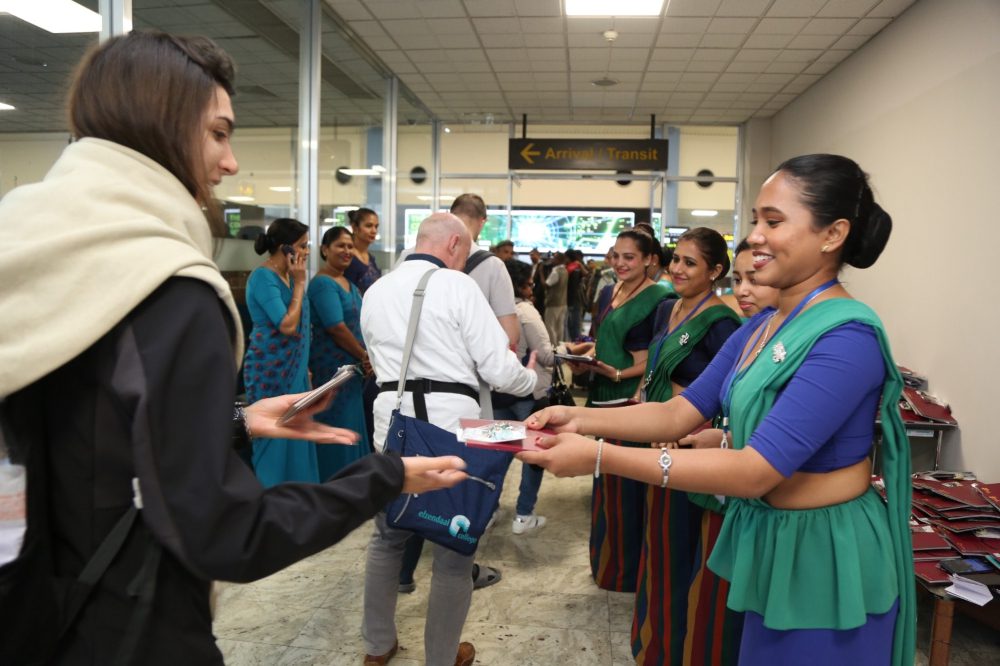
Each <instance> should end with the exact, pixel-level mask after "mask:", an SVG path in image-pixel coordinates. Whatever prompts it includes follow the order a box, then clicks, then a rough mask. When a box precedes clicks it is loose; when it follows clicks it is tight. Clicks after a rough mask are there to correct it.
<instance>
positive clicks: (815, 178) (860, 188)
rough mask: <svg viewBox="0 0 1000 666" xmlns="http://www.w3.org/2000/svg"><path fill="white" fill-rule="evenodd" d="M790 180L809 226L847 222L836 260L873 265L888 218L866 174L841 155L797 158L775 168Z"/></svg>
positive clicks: (884, 240)
mask: <svg viewBox="0 0 1000 666" xmlns="http://www.w3.org/2000/svg"><path fill="white" fill-rule="evenodd" d="M774 171H775V173H777V172H779V171H780V172H783V173H786V174H788V176H789V177H790V178H792V179H794V180H795V181H796V182H797V184H798V185H799V189H800V191H801V193H802V196H801V199H802V203H803V204H804V205H805V206H806V208H808V209H809V212H811V213H812V215H813V227H814V228H815V229H824V228H826V227H828V226H830V225H831V224H833V223H834V222H835V221H837V220H839V219H845V220H847V221H848V222H850V223H851V230H850V232H849V233H848V234H847V240H845V241H844V247H843V249H842V250H841V252H840V261H841V262H842V263H844V264H849V265H851V266H854V267H855V268H868V267H869V266H871V265H872V264H874V263H875V260H876V259H878V257H879V255H880V254H882V250H884V249H885V246H886V243H888V242H889V234H891V233H892V218H891V217H890V216H889V214H888V213H887V212H885V211H884V210H882V207H881V206H879V205H878V204H877V203H875V195H874V193H872V188H871V186H870V185H869V184H868V174H867V173H865V172H864V171H862V170H861V167H860V166H858V163H857V162H855V161H854V160H852V159H850V158H847V157H844V156H843V155H829V154H824V153H818V154H814V155H800V156H799V157H793V158H792V159H790V160H786V161H784V162H782V163H781V164H779V165H778V168H777V169H775V170H774Z"/></svg>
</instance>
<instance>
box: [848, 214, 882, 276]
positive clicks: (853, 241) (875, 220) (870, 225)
mask: <svg viewBox="0 0 1000 666" xmlns="http://www.w3.org/2000/svg"><path fill="white" fill-rule="evenodd" d="M858 222H861V220H860V219H859V220H858ZM891 233H892V218H891V217H890V216H889V214H888V213H887V212H885V211H884V210H882V207H881V206H879V205H878V204H877V203H874V202H872V204H871V210H870V211H869V213H868V217H867V219H865V220H864V222H863V224H861V225H860V228H858V229H857V236H856V237H855V230H853V229H852V233H851V234H849V235H848V246H847V247H846V248H845V249H844V254H843V260H844V263H846V264H849V265H851V266H854V267H855V268H868V267H869V266H871V265H872V264H874V263H875V260H876V259H878V258H879V255H880V254H882V250H884V249H885V246H886V244H887V243H888V242H889V234H891Z"/></svg>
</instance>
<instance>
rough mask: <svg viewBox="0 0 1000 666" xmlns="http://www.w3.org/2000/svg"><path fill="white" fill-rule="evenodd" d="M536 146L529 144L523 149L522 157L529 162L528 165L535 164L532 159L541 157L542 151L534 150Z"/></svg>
mask: <svg viewBox="0 0 1000 666" xmlns="http://www.w3.org/2000/svg"><path fill="white" fill-rule="evenodd" d="M534 146H535V144H533V143H529V144H528V145H527V146H525V147H524V148H522V149H521V157H523V158H524V161H525V162H527V163H528V164H534V163H535V160H533V159H531V158H532V157H538V156H539V155H541V154H542V151H540V150H532V148H533V147H534Z"/></svg>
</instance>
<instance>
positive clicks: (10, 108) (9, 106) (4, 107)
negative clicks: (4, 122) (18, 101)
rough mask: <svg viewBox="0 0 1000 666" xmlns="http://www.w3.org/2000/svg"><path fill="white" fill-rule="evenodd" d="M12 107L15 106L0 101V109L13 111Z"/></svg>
mask: <svg viewBox="0 0 1000 666" xmlns="http://www.w3.org/2000/svg"><path fill="white" fill-rule="evenodd" d="M14 108H15V107H13V106H11V105H10V104H4V103H3V102H0V111H13V110H14Z"/></svg>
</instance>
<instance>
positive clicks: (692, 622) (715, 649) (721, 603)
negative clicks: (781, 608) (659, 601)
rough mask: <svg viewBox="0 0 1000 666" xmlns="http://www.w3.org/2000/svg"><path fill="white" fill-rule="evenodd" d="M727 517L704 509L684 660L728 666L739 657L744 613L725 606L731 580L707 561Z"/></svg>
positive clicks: (703, 665) (702, 664)
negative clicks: (722, 576)
mask: <svg viewBox="0 0 1000 666" xmlns="http://www.w3.org/2000/svg"><path fill="white" fill-rule="evenodd" d="M723 519H724V516H723V515H722V514H721V513H716V512H715V511H708V510H706V511H704V512H703V513H702V516H701V533H700V539H699V542H698V550H697V554H696V556H695V564H696V566H697V567H698V569H697V571H696V572H695V577H694V582H692V583H691V589H690V592H689V594H688V613H687V634H686V635H685V637H684V663H685V664H694V665H697V666H710V665H711V666H727V665H730V664H736V663H737V661H738V660H739V650H740V639H741V634H742V633H743V617H744V615H743V613H740V612H737V611H734V610H731V609H729V608H726V597H727V596H728V595H729V582H728V581H726V580H724V579H722V578H719V577H718V576H716V575H715V574H714V573H712V572H711V571H710V570H709V569H708V567H707V565H706V563H707V562H708V556H709V555H710V554H711V552H712V547H713V546H714V545H715V541H716V539H718V538H719V530H721V529H722V521H723Z"/></svg>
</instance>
